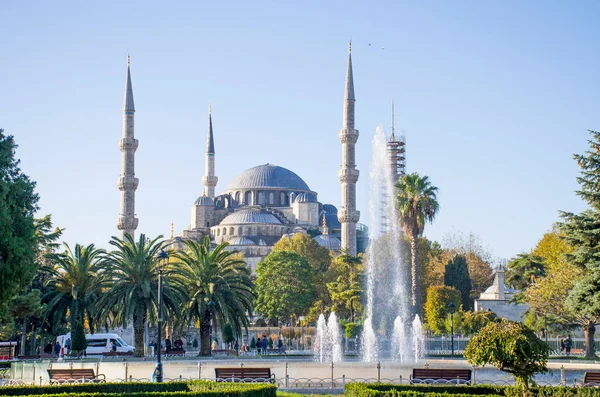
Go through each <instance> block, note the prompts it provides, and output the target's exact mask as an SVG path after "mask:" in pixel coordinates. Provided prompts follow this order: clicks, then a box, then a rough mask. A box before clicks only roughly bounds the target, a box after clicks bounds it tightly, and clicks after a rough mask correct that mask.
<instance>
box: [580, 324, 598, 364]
mask: <svg viewBox="0 0 600 397" xmlns="http://www.w3.org/2000/svg"><path fill="white" fill-rule="evenodd" d="M595 332H596V327H594V323H593V322H591V321H590V322H588V323H587V324H585V326H584V327H583V333H584V334H585V358H587V359H594V358H596V354H595V353H596V351H595V349H594V333H595Z"/></svg>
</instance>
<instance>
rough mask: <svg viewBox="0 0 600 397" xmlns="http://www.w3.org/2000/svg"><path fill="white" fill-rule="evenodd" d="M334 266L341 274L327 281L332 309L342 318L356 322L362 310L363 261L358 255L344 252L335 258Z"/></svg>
mask: <svg viewBox="0 0 600 397" xmlns="http://www.w3.org/2000/svg"><path fill="white" fill-rule="evenodd" d="M332 268H333V269H334V270H335V271H336V272H337V273H338V274H339V276H338V277H337V278H336V279H335V281H333V282H330V283H327V289H328V291H329V293H330V294H331V302H332V310H333V311H335V312H336V314H337V315H338V316H339V317H340V318H346V319H349V320H350V321H351V322H354V321H355V317H356V313H357V312H358V313H360V312H361V311H362V305H361V294H362V287H361V284H362V279H363V272H364V271H363V268H362V261H361V259H360V258H359V257H357V256H350V255H346V254H342V255H340V256H338V257H337V258H335V259H334V261H333V265H332Z"/></svg>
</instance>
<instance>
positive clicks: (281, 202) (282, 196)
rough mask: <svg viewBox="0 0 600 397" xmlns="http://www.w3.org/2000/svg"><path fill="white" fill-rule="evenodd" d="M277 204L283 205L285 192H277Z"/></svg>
mask: <svg viewBox="0 0 600 397" xmlns="http://www.w3.org/2000/svg"><path fill="white" fill-rule="evenodd" d="M279 204H280V205H281V206H282V207H283V206H285V193H284V192H281V193H279Z"/></svg>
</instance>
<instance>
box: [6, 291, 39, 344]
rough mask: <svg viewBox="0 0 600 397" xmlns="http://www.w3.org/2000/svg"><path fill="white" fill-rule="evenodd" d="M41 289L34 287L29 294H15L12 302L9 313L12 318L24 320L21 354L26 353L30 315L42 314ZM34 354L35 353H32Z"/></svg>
mask: <svg viewBox="0 0 600 397" xmlns="http://www.w3.org/2000/svg"><path fill="white" fill-rule="evenodd" d="M42 312H43V307H42V304H41V295H40V290H37V289H34V290H31V291H30V292H28V293H27V294H23V295H18V296H15V297H14V298H13V299H12V302H11V303H10V310H9V313H10V314H11V316H12V318H14V319H20V320H21V322H22V328H21V329H22V333H21V351H20V352H19V354H21V355H25V354H26V353H25V345H26V342H27V323H28V319H29V318H30V316H35V317H38V316H40V315H41V314H42ZM32 354H33V353H32Z"/></svg>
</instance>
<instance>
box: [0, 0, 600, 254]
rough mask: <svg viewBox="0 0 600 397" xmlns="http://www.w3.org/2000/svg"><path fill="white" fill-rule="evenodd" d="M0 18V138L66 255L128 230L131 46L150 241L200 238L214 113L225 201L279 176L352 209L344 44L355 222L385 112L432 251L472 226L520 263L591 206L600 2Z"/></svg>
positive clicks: (39, 7) (69, 12)
mask: <svg viewBox="0 0 600 397" xmlns="http://www.w3.org/2000/svg"><path fill="white" fill-rule="evenodd" d="M0 15H2V31H3V34H2V35H0V51H1V54H2V56H1V59H2V61H1V62H0V65H1V66H0V87H1V88H0V90H1V94H0V127H1V128H4V129H5V130H6V133H8V134H12V135H14V136H15V138H16V140H17V142H18V143H19V145H20V148H19V150H18V157H20V158H21V159H22V168H23V170H24V171H25V172H26V173H27V174H29V175H30V176H31V177H32V178H33V179H34V180H36V181H37V182H38V192H39V193H40V195H41V201H40V205H41V213H51V214H52V215H53V219H54V221H55V222H56V224H57V225H59V226H60V227H64V228H66V231H65V234H64V237H65V240H66V241H67V242H69V243H72V244H73V243H75V242H78V243H85V244H88V243H95V244H97V245H100V246H103V247H106V246H107V241H108V239H109V238H110V236H112V235H116V234H117V230H116V226H115V222H116V218H117V215H118V212H119V191H118V190H117V178H118V176H119V172H120V165H121V157H120V152H119V149H118V147H117V142H118V140H119V138H120V136H121V118H122V102H123V89H124V84H125V71H126V57H127V52H128V51H129V52H131V56H132V80H133V88H134V95H135V104H136V109H137V113H136V131H135V132H136V137H137V138H138V139H139V141H140V146H139V149H138V152H137V155H136V161H137V164H136V175H137V176H138V177H139V179H140V185H139V188H138V191H137V202H136V206H137V214H138V217H139V218H140V224H139V228H138V232H145V233H146V234H148V235H150V236H155V235H157V234H164V235H166V236H168V234H169V227H170V222H171V221H174V222H175V228H176V230H177V231H178V232H180V231H181V230H182V229H183V228H186V227H187V226H188V225H189V222H190V208H191V204H192V203H193V201H194V200H195V198H196V197H197V196H199V195H201V194H202V175H203V173H204V156H203V153H204V145H205V139H206V124H207V107H208V103H209V102H212V107H213V118H214V127H215V134H216V136H215V145H216V152H217V175H218V177H219V185H218V186H217V190H218V191H219V190H221V189H224V188H225V187H226V185H227V184H228V183H229V181H231V179H232V178H233V177H234V176H235V175H237V174H239V173H240V172H242V171H244V170H245V169H247V168H250V167H252V166H255V165H258V164H262V163H267V162H269V163H274V164H278V165H281V166H284V167H286V168H289V169H291V170H293V171H294V172H296V173H297V174H299V175H300V176H301V177H302V178H303V179H304V180H305V181H306V182H307V183H308V185H309V186H310V188H311V189H313V190H315V191H317V192H318V193H319V200H320V201H322V202H331V203H333V204H335V205H339V201H340V187H339V182H338V178H337V172H338V170H339V168H340V163H341V147H340V143H339V139H338V131H339V129H340V128H341V123H342V96H343V88H344V77H345V69H346V51H347V41H348V39H349V38H352V42H353V46H352V48H353V61H354V77H355V89H356V97H357V104H356V109H357V110H356V112H357V119H356V121H357V128H358V129H359V130H360V134H361V135H360V138H359V142H358V144H357V163H358V168H359V169H360V170H361V172H362V174H361V178H360V180H359V183H358V201H359V202H358V206H359V210H361V212H362V214H363V218H362V219H361V221H363V222H365V223H368V219H366V218H367V216H368V202H367V200H368V186H367V179H366V176H367V175H368V165H369V157H370V143H371V139H372V136H373V133H374V131H375V128H376V127H377V126H378V125H379V124H380V123H381V124H383V126H384V127H385V128H386V129H388V131H389V124H390V101H391V99H392V98H394V99H395V101H396V126H397V129H399V130H400V129H404V130H406V135H407V142H408V144H407V147H408V154H407V158H408V161H407V169H408V171H409V172H415V171H416V172H419V173H421V174H426V175H429V176H430V178H431V180H432V182H433V183H434V184H435V185H437V186H438V187H439V189H440V192H439V200H440V203H441V210H440V213H439V216H438V217H437V219H436V221H435V224H433V225H431V226H428V227H427V229H426V232H425V234H426V235H427V237H429V238H431V239H438V240H440V239H442V238H443V236H444V235H445V234H446V233H448V232H450V231H452V230H459V231H462V232H465V233H467V232H471V231H472V232H474V233H476V234H477V235H479V236H480V238H481V240H482V241H483V243H484V245H486V246H488V247H489V248H490V249H491V250H492V252H493V254H494V255H495V256H497V257H503V258H509V257H511V256H513V255H516V254H517V253H519V252H521V251H523V250H529V249H531V248H532V247H533V246H534V245H535V243H536V242H537V240H538V239H539V238H540V237H541V236H542V234H543V233H544V232H546V231H547V230H549V229H550V227H551V225H552V223H553V222H556V221H557V220H558V219H559V218H558V214H557V211H558V210H559V209H564V210H572V211H579V210H581V209H583V204H582V203H581V201H580V200H579V199H578V198H577V197H576V196H575V195H574V193H573V191H574V190H575V189H576V188H577V185H576V182H575V177H576V175H577V172H578V169H577V166H576V164H575V162H574V161H573V160H572V154H573V153H575V152H582V151H583V150H585V149H586V140H587V132H586V130H587V129H588V128H590V129H594V128H596V129H599V128H600V112H599V110H600V99H599V97H598V92H599V87H600V81H599V77H598V76H599V74H600V69H599V68H598V65H599V64H600V62H599V61H600V60H599V56H600V55H599V54H600V48H599V47H600V42H599V37H600V34H599V33H600V31H599V30H600V25H598V20H597V17H598V15H600V2H599V1H583V0H582V1H577V2H567V1H551V0H546V1H534V0H529V1H516V0H515V1H481V0H476V1H470V0H460V1H441V0H440V1H416V0H415V1H387V2H384V1H379V2H358V1H357V2H349V1H302V2H299V1H297V2H292V1H290V2H286V1H252V2H248V1H211V2H204V1H173V2H164V1H148V0H145V1H112V0H111V1H108V0H107V1H102V2H84V1H53V2H50V1H17V0H5V1H2V2H1V3H0ZM368 44H371V46H368ZM382 47H383V48H384V49H383V50H382V49H381V48H382Z"/></svg>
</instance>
